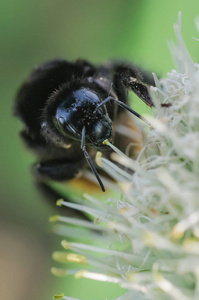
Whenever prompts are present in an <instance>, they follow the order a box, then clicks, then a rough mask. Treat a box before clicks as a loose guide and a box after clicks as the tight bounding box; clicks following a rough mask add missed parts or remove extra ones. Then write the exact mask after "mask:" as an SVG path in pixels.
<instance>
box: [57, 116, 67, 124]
mask: <svg viewBox="0 0 199 300" xmlns="http://www.w3.org/2000/svg"><path fill="white" fill-rule="evenodd" d="M58 122H59V123H60V124H61V125H63V124H64V122H65V120H64V118H63V117H59V118H58Z"/></svg>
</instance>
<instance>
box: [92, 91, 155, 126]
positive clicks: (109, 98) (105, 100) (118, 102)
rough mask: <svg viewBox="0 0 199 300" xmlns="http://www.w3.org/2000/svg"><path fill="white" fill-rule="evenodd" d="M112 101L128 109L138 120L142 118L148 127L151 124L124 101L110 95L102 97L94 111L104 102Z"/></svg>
mask: <svg viewBox="0 0 199 300" xmlns="http://www.w3.org/2000/svg"><path fill="white" fill-rule="evenodd" d="M111 100H112V101H114V102H116V103H117V104H118V105H119V106H121V107H123V108H125V109H126V110H128V111H130V112H131V113H132V114H133V115H134V116H136V117H137V118H139V119H140V120H142V121H143V122H145V123H146V124H147V125H149V126H150V127H152V126H151V124H150V123H149V121H147V119H145V118H144V117H142V116H141V115H140V114H139V113H137V112H136V111H135V110H133V109H132V108H130V107H129V106H128V105H126V104H125V103H123V102H122V101H119V100H117V99H115V98H113V97H111V96H109V97H107V98H106V99H104V100H103V101H102V102H101V103H100V104H98V106H97V107H96V109H95V111H94V113H96V111H97V110H98V108H99V107H100V106H102V105H104V104H105V103H106V102H109V101H111Z"/></svg>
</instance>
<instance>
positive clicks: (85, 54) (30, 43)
mask: <svg viewBox="0 0 199 300" xmlns="http://www.w3.org/2000/svg"><path fill="white" fill-rule="evenodd" d="M179 10H181V11H182V33H183V36H184V40H185V42H186V44H187V45H188V48H189V50H190V52H191V53H192V57H193V58H194V60H195V61H198V58H199V57H198V53H199V52H198V45H197V41H195V40H193V39H192V36H195V37H198V34H197V32H196V29H195V25H194V18H195V17H196V16H197V15H198V14H199V6H198V1H197V0H191V1H179V0H178V1H172V0H167V1H157V0H151V1H149V0H137V1H136V0H126V1H124V0H114V1H113V0H101V1H97V0H93V1H91V0H83V1H81V0H76V1H75V0H73V1H72V0H49V1H45V0H40V1H37V0H35V1H27V0H15V1H12V0H7V1H2V2H1V10H0V17H1V18H0V22H1V26H0V39H1V43H0V65H1V82H0V85H1V89H0V90H1V118H0V130H1V151H0V155H1V168H0V182H1V187H0V194H1V225H2V226H1V228H2V230H3V228H4V226H6V228H9V229H10V231H12V230H13V232H16V236H17V235H20V236H21V235H24V244H26V241H27V239H26V237H27V236H28V237H29V238H30V236H31V235H33V236H37V237H38V239H37V243H38V247H42V251H41V252H40V255H41V258H42V259H43V264H44V267H43V271H42V273H41V274H40V275H42V276H43V278H45V280H44V281H43V282H41V283H40V285H38V286H37V287H34V288H36V289H37V299H50V298H51V295H52V294H53V293H55V292H57V291H58V292H59V291H60V290H61V291H63V292H64V293H65V294H68V295H70V296H73V297H79V298H81V299H88V300H89V299H95V300H97V299H105V298H106V297H108V299H109V300H110V299H113V298H114V297H116V295H117V289H116V288H115V286H114V289H113V290H109V289H108V287H107V285H106V284H104V288H103V289H102V288H101V286H102V285H101V283H93V282H92V283H91V284H89V283H88V285H85V284H86V281H85V280H82V281H81V280H79V281H78V282H75V283H74V281H73V280H72V279H68V280H67V281H65V279H64V280H61V279H60V280H59V279H54V277H52V276H51V275H50V274H49V265H50V264H51V262H50V256H51V251H52V248H53V249H55V243H52V242H53V240H55V237H53V236H49V235H47V233H46V231H47V228H48V216H50V215H51V214H53V213H54V210H53V207H51V206H49V205H48V203H47V202H45V201H44V200H43V199H42V196H41V195H40V194H39V193H38V191H36V190H35V188H34V185H33V179H32V177H31V172H30V164H31V163H32V162H34V158H33V156H32V155H31V154H30V153H29V152H28V151H26V149H24V147H23V145H22V143H21V141H20V139H19V135H18V133H19V131H20V129H21V128H22V124H21V123H20V122H19V121H18V120H16V119H15V118H14V117H13V104H14V98H15V94H16V91H17V89H18V88H19V86H20V84H21V83H22V82H23V81H24V80H25V79H26V78H27V76H28V75H29V73H30V71H31V70H32V68H33V67H34V66H35V65H38V64H40V63H42V62H44V61H47V60H49V59H52V58H55V57H62V58H65V59H67V60H75V59H77V58H85V59H88V60H90V61H91V62H93V63H97V62H102V61H103V62H104V61H107V60H109V59H118V60H125V61H133V62H135V63H137V64H138V65H141V66H142V67H143V68H145V69H147V70H150V71H151V72H152V71H153V72H156V73H157V74H159V75H165V74H166V72H167V71H169V70H171V69H172V68H173V67H174V66H173V62H172V60H171V56H170V54H169V50H168V47H167V41H168V40H171V39H174V30H173V24H174V23H176V22H177V16H178V11H179ZM134 109H137V110H138V111H139V112H141V111H143V110H144V109H145V108H144V106H143V105H142V104H141V103H140V101H135V102H134ZM8 224H9V226H8ZM21 228H23V230H21ZM8 232H9V231H8ZM22 232H23V234H22ZM8 235H9V233H8ZM56 247H57V246H56ZM19 257H20V256H19ZM33 258H34V257H33ZM33 258H32V259H33ZM38 269H39V266H38ZM8 275H9V274H8ZM36 276H38V274H36V273H34V274H32V280H33V281H34V277H36ZM48 278H49V279H48ZM50 281H51V283H50V284H49V282H50ZM52 282H53V283H54V284H52ZM65 282H66V283H65ZM74 284H75V285H76V286H74ZM69 286H70V287H71V290H69ZM85 286H88V287H85ZM106 287H107V288H106ZM32 289H33V287H32V286H30V288H29V289H28V292H29V294H28V292H27V294H24V298H23V299H25V298H26V297H28V299H33V294H32ZM96 289H98V290H100V292H99V293H98V295H96V292H95V291H96ZM24 293H25V292H24ZM93 293H94V297H93ZM27 295H28V296H27ZM85 295H87V296H85ZM34 297H35V294H34ZM49 297H50V298H49ZM15 299H17V298H16V297H15ZM21 299H22V298H20V300H21ZM26 299H27V298H26ZM34 299H35V298H34Z"/></svg>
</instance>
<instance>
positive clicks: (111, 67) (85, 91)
mask: <svg viewBox="0 0 199 300" xmlns="http://www.w3.org/2000/svg"><path fill="white" fill-rule="evenodd" d="M150 85H154V80H153V77H152V76H151V75H149V74H147V73H145V72H140V71H139V70H138V69H137V68H135V67H134V66H132V65H127V64H121V63H109V64H104V65H100V66H94V65H92V64H90V63H89V62H87V61H84V60H77V61H76V62H74V63H73V62H67V61H65V60H52V61H49V62H47V63H45V64H43V65H41V66H39V67H37V68H36V69H34V70H33V72H32V74H31V76H30V79H29V81H27V82H26V83H25V84H23V86H22V87H21V89H20V91H19V93H18V95H17V99H16V105H15V114H16V116H18V117H20V118H21V119H22V121H23V122H24V125H25V127H24V130H23V131H22V132H21V136H22V138H23V140H24V141H25V143H26V144H27V146H28V147H30V148H31V149H33V150H34V151H35V153H36V154H37V156H38V160H39V163H37V164H35V165H34V170H35V173H36V175H37V177H38V178H40V179H41V180H42V181H44V182H45V181H46V180H48V179H52V180H58V181H65V180H70V179H73V178H74V177H76V176H77V175H78V174H79V173H80V171H81V170H83V169H84V168H85V167H87V165H89V166H90V168H91V170H92V172H93V173H94V174H95V176H96V178H97V181H98V183H99V185H100V186H101V189H102V191H105V188H104V185H103V183H102V181H101V179H100V176H99V174H98V171H97V169H96V168H97V167H96V166H95V163H94V162H93V160H92V159H93V158H94V157H95V154H96V152H97V151H98V150H100V151H101V152H102V153H103V154H104V155H105V156H106V157H108V156H109V155H110V149H107V146H106V145H104V144H103V141H104V140H105V139H108V140H109V141H112V142H113V143H114V144H116V145H117V147H119V148H120V149H122V150H125V149H124V148H125V147H126V146H127V144H128V142H130V141H132V140H133V138H131V137H128V138H126V141H123V142H122V141H121V140H122V137H121V136H120V135H119V133H117V130H116V126H117V125H118V123H121V124H123V125H127V123H129V120H130V118H129V116H128V113H127V111H126V110H129V111H130V112H131V113H133V114H134V115H136V116H137V117H139V118H141V119H143V118H142V117H141V116H140V115H139V114H138V113H136V112H135V111H134V110H132V109H131V108H129V106H128V105H127V103H128V101H127V99H128V97H127V92H128V90H131V91H133V92H134V93H135V94H136V95H137V96H138V97H139V98H140V99H141V100H142V101H144V102H145V103H146V104H147V105H149V106H152V101H151V98H150V96H149V93H148V87H149V86H150ZM127 126H129V124H128V125H127ZM130 126H134V124H133V121H132V119H131V120H130ZM134 127H135V126H134ZM91 158H92V159H91Z"/></svg>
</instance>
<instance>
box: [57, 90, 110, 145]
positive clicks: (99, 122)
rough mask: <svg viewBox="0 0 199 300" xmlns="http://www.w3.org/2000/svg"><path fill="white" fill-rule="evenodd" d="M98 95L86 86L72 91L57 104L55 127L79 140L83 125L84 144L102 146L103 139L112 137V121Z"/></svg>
mask: <svg viewBox="0 0 199 300" xmlns="http://www.w3.org/2000/svg"><path fill="white" fill-rule="evenodd" d="M100 103H101V100H100V98H99V96H98V95H97V94H96V93H95V92H93V91H91V90H89V89H88V88H80V89H78V90H76V91H74V92H72V93H71V94H70V95H69V96H67V97H66V98H65V99H63V101H62V102H61V103H60V104H59V106H58V107H57V110H56V115H55V117H54V124H55V126H56V128H57V129H58V130H59V132H60V133H62V134H63V135H65V136H68V137H70V138H72V139H74V140H78V141H81V139H82V129H83V127H85V144H86V145H92V146H94V147H96V148H98V149H101V148H104V147H106V146H104V145H103V141H104V140H105V139H109V140H110V139H111V137H112V122H111V120H110V118H109V116H108V114H107V111H106V108H105V106H104V105H103V106H101V107H100V108H99V109H97V110H96V108H97V106H98V105H99V104H100Z"/></svg>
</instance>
